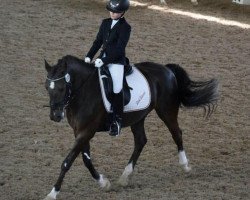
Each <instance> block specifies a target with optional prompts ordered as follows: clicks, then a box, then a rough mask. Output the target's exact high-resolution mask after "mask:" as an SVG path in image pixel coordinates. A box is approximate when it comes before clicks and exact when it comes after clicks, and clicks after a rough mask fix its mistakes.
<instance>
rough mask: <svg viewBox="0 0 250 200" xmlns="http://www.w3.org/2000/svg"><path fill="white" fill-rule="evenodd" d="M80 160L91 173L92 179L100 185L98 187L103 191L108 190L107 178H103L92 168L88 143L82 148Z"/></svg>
mask: <svg viewBox="0 0 250 200" xmlns="http://www.w3.org/2000/svg"><path fill="white" fill-rule="evenodd" d="M82 159H83V162H84V164H85V166H86V167H87V168H88V170H89V172H90V173H91V175H92V177H93V178H94V179H95V180H96V181H98V184H99V185H100V187H101V188H103V189H104V190H109V189H110V182H109V180H108V179H107V178H105V177H104V176H103V175H102V174H99V173H98V172H97V171H96V170H95V168H94V166H93V164H92V162H91V158H90V145H89V143H88V144H87V145H85V146H84V147H83V150H82Z"/></svg>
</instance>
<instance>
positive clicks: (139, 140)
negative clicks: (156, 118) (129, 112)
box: [118, 118, 147, 186]
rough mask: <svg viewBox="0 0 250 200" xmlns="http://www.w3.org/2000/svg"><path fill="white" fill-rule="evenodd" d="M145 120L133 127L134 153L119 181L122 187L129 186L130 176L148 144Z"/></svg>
mask: <svg viewBox="0 0 250 200" xmlns="http://www.w3.org/2000/svg"><path fill="white" fill-rule="evenodd" d="M144 120H145V118H144V119H142V120H141V121H139V122H138V123H136V124H134V125H132V126H131V131H132V133H133V135H134V151H133V153H132V155H131V157H130V159H129V162H128V165H127V166H126V167H125V169H124V171H123V173H122V175H121V176H120V178H119V180H118V184H119V185H121V186H127V185H128V182H129V176H130V175H131V174H132V173H133V170H134V167H135V164H136V162H137V160H138V158H139V156H140V154H141V152H142V150H143V147H144V146H145V144H146V143H147V137H146V135H145V130H144Z"/></svg>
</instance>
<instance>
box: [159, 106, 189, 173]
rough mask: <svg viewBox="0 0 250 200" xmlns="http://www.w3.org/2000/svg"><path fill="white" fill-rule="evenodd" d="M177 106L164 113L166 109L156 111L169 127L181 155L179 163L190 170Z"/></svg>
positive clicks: (186, 170)
mask: <svg viewBox="0 0 250 200" xmlns="http://www.w3.org/2000/svg"><path fill="white" fill-rule="evenodd" d="M174 107H175V106H172V108H171V109H169V110H168V111H167V112H164V113H163V110H165V109H156V113H157V114H158V116H159V117H160V119H161V120H162V121H163V122H164V123H165V125H166V126H167V127H168V129H169V131H170V133H171V135H172V138H173V139H174V142H175V144H176V145H177V149H178V156H179V164H180V165H181V166H182V168H183V169H184V171H185V172H189V171H190V170H191V167H190V166H189V164H188V159H187V156H186V152H185V150H184V148H183V140H182V131H181V129H180V127H179V125H178V121H177V116H178V109H179V108H178V107H176V109H174Z"/></svg>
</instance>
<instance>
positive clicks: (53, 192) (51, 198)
mask: <svg viewBox="0 0 250 200" xmlns="http://www.w3.org/2000/svg"><path fill="white" fill-rule="evenodd" d="M58 194H59V191H56V190H55V188H53V189H52V190H51V192H50V193H49V194H48V195H47V197H45V199H44V200H55V199H56V196H57V195H58Z"/></svg>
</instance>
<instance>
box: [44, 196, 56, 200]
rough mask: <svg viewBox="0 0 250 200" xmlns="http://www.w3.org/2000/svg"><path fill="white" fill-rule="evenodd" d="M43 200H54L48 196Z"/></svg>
mask: <svg viewBox="0 0 250 200" xmlns="http://www.w3.org/2000/svg"><path fill="white" fill-rule="evenodd" d="M43 200H55V199H54V198H52V197H50V196H47V197H46V198H45V199H43Z"/></svg>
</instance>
